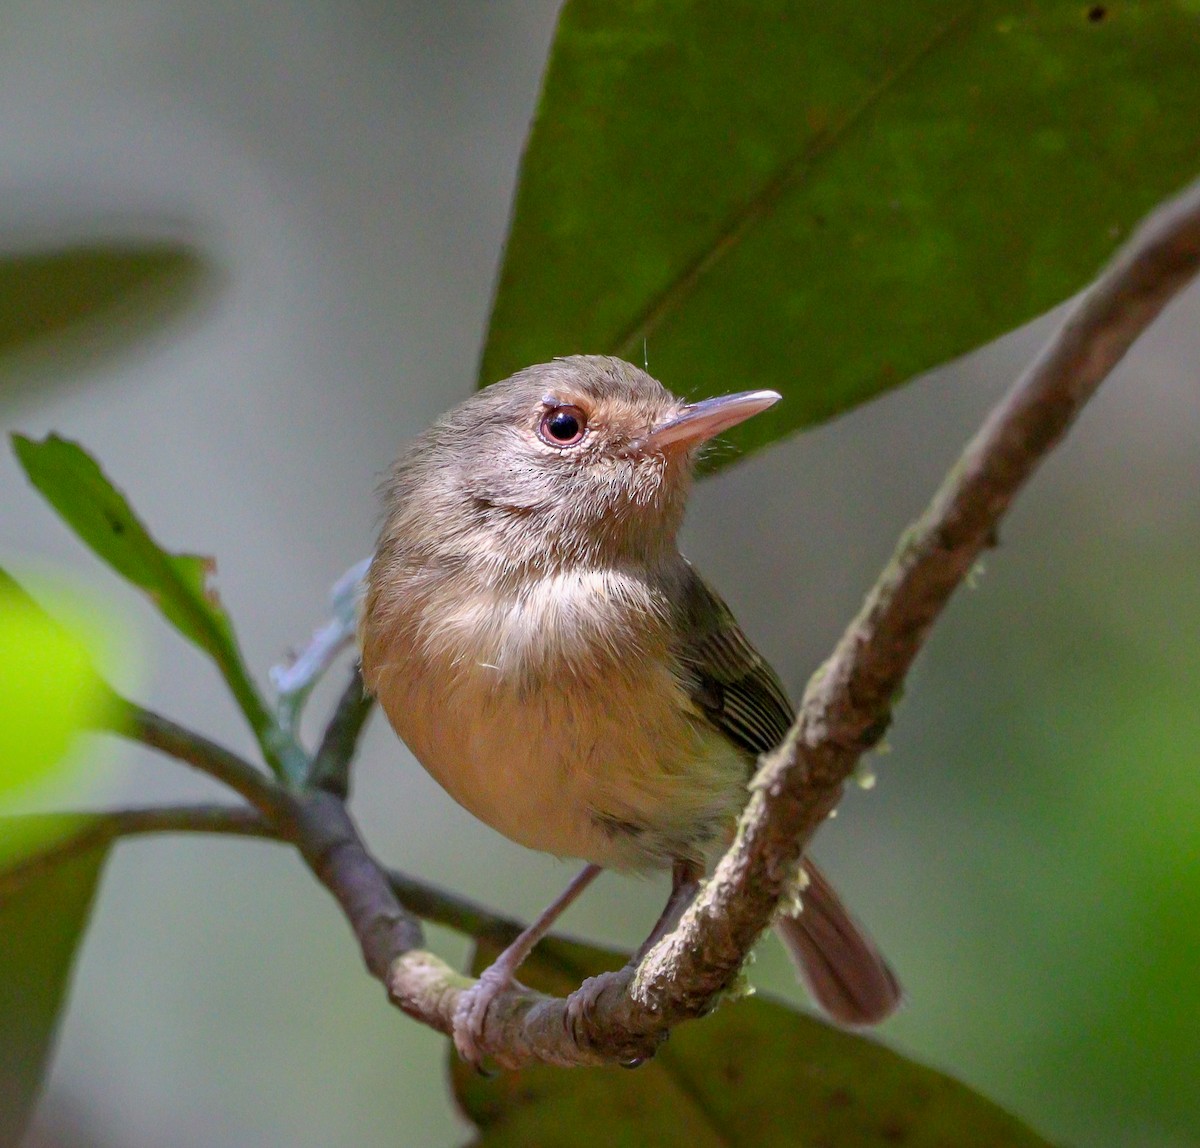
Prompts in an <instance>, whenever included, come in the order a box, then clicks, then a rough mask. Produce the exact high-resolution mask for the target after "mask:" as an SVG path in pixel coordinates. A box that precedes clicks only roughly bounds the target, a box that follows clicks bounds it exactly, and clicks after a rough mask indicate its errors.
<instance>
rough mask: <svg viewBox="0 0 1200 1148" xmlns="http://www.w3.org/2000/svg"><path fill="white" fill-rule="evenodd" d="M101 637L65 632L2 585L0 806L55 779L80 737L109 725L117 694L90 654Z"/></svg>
mask: <svg viewBox="0 0 1200 1148" xmlns="http://www.w3.org/2000/svg"><path fill="white" fill-rule="evenodd" d="M99 629H100V628H99V627H97V626H95V625H90V626H89V625H88V624H87V623H80V622H73V623H72V624H71V625H63V624H62V623H60V622H58V621H56V620H55V619H54V618H52V617H50V615H48V614H47V613H45V612H44V611H43V610H41V609H40V607H38V606H37V605H36V604H35V603H34V602H33V601H32V599H30V598H29V597H27V596H26V595H25V594H24V593H23V592H22V591H20V590H19V589H17V588H16V587H15V585H13V584H12V583H10V582H8V581H7V580H5V581H0V713H2V714H3V715H4V718H3V721H0V800H3V799H5V798H9V797H12V796H15V795H19V794H20V793H22V792H25V791H28V790H29V789H31V788H32V787H33V786H34V785H36V784H37V783H38V782H39V781H42V780H43V779H45V778H47V777H48V776H50V775H51V774H53V773H55V772H56V771H57V770H58V769H59V768H60V767H61V766H62V765H63V763H64V762H65V761H66V760H67V758H68V755H69V754H70V751H71V748H72V746H73V744H74V742H75V739H76V737H77V736H78V735H79V733H80V732H81V731H83V730H85V729H88V728H90V727H94V726H95V725H97V724H98V723H100V722H102V721H104V719H105V716H106V711H107V709H108V706H109V705H110V702H111V693H110V691H109V690H108V688H107V687H106V686H105V684H104V682H103V680H102V679H101V678H100V676H99V675H98V674H97V672H96V669H95V665H94V662H93V659H92V655H91V651H90V648H89V647H90V646H94V645H95V644H96V639H97V637H98V636H99ZM85 634H86V636H85Z"/></svg>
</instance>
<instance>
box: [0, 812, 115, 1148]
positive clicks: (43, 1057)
mask: <svg viewBox="0 0 1200 1148" xmlns="http://www.w3.org/2000/svg"><path fill="white" fill-rule="evenodd" d="M5 837H6V823H5V822H4V821H2V820H0V845H2V844H3V843H4V839H5ZM107 854H108V850H107V848H106V847H97V848H95V849H90V850H88V851H87V852H85V853H81V854H79V855H78V856H75V857H71V858H69V859H66V860H64V861H61V862H60V863H58V864H56V865H55V866H54V867H53V868H50V869H45V870H42V869H36V868H32V869H30V870H29V876H28V878H27V879H26V880H22V881H20V882H18V883H16V884H15V885H14V884H12V883H11V882H9V883H5V882H4V877H5V874H3V873H0V1144H17V1143H18V1142H19V1141H20V1139H21V1135H22V1132H23V1131H24V1128H25V1125H26V1123H27V1122H28V1120H29V1117H30V1115H31V1114H32V1111H33V1107H34V1105H35V1103H36V1102H37V1098H38V1092H39V1089H40V1087H41V1082H42V1078H43V1076H44V1075H45V1073H46V1069H47V1068H48V1067H49V1062H50V1056H51V1053H52V1052H53V1047H54V1037H55V1032H56V1030H57V1028H58V1018H59V1015H60V1014H61V1012H62V1008H63V1004H64V1003H65V1000H66V995H67V988H68V985H69V982H70V977H71V968H72V965H73V964H74V960H75V953H76V950H77V949H78V948H79V942H80V940H81V939H82V937H83V933H84V930H85V929H86V927H87V922H88V914H89V912H90V911H91V906H92V900H93V896H94V894H95V891H96V886H97V883H98V881H99V879H100V872H101V869H102V868H103V865H104V859H105V857H106V856H107Z"/></svg>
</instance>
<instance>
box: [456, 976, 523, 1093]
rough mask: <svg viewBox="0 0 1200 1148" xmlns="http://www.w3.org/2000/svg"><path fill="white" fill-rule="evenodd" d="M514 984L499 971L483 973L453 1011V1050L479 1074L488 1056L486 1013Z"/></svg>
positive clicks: (460, 998) (463, 993) (511, 979)
mask: <svg viewBox="0 0 1200 1148" xmlns="http://www.w3.org/2000/svg"><path fill="white" fill-rule="evenodd" d="M516 983H517V982H516V981H515V980H513V978H512V975H511V974H510V973H508V972H506V971H504V970H502V969H496V968H494V967H493V968H489V969H484V971H483V972H482V973H481V974H480V975H479V980H477V981H476V982H475V983H474V984H473V985H472V986H471V987H470V988H469V989H465V990H464V991H463V992H462V994H461V995H460V996H459V998H458V1004H456V1005H455V1007H454V1047H455V1048H456V1049H458V1055H459V1056H461V1057H462V1058H463V1060H465V1061H466V1062H467V1063H468V1064H470V1065H471V1066H473V1067H474V1068H476V1069H478V1070H479V1071H480V1072H482V1071H483V1058H484V1057H485V1056H486V1055H487V1049H486V1048H484V1042H483V1030H484V1026H485V1025H486V1024H487V1014H488V1010H489V1009H490V1008H491V1007H492V1005H493V1004H495V1003H496V998H497V997H498V996H500V994H501V993H503V992H504V991H505V990H506V989H508V988H511V987H512V986H513V985H515V984H516Z"/></svg>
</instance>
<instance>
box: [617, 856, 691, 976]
mask: <svg viewBox="0 0 1200 1148" xmlns="http://www.w3.org/2000/svg"><path fill="white" fill-rule="evenodd" d="M703 875H704V870H703V869H702V868H701V867H700V866H699V865H697V864H696V862H695V861H676V862H675V864H674V865H673V866H672V867H671V895H670V896H669V897H668V898H667V903H666V905H665V907H664V908H663V911H662V913H661V914H660V915H659V918H658V920H657V921H655V922H654V928H653V929H651V930H650V935H649V936H648V937H647V938H646V939H645V940H644V941H643V942H642V946H641V948H640V949H638V951H637V952H636V953H634V954H633V957H632V958H631V959H630V962H629V963H630V964H631V965H639V964H641V963H642V958H643V957H644V956H645V955H646V954H647V953H648V952H649V951H650V950H651V949H652V948H654V946H655V945H657V944H658V942H659V941H661V940H662V939H663V937H665V936H666V935H667V934H668V933H669V932H670V931H671V930H672V929H673V928H675V926H676V925H677V924H679V918H680V917H682V916H683V912H684V910H685V909H686V908H687V907H688V906H689V905H690V904H691V903H692V901H693V899H694V898H695V896H696V894H697V893H698V892H699V891H700V878H701V877H702V876H703Z"/></svg>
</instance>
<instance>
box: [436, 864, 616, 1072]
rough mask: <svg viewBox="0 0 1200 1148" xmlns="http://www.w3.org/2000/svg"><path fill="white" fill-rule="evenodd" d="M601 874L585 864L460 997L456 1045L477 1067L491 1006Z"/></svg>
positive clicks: (455, 1024) (455, 1030)
mask: <svg viewBox="0 0 1200 1148" xmlns="http://www.w3.org/2000/svg"><path fill="white" fill-rule="evenodd" d="M599 875H600V866H599V865H585V866H584V867H583V868H582V869H581V870H580V871H579V873H578V874H577V875H576V876H575V878H574V879H573V880H572V881H571V883H570V884H569V885H568V886H567V887H566V888H565V889H564V890H563V891H562V892H561V893H560V894H559V895H558V896H557V897H556V898H555V899H554V900H553V901H552V902H551V903H550V904H549V905H547V906H546V908H545V909H544V910H543V911H542V914H541V915H540V916H539V917H538V919H537V920H536V921H534V922H533V924H531V925H528V926H526V927H525V928H524V929H523V930H522V931H521V932H520V934H519V935H518V936H517V939H516V940H515V941H513V943H512V944H511V945H509V946H508V948H507V949H505V950H504V952H502V953H501V954H500V955H499V956H498V957H497V958H496V959H495V960H494V961H493V962H492V963H491V964H490V965H488V967H487V968H486V969H484V970H483V972H482V973H481V974H480V976H479V980H478V981H477V982H476V983H475V984H474V985H472V986H471V988H469V989H467V990H466V991H465V992H464V993H463V994H462V996H460V997H459V999H458V1005H457V1006H456V1007H455V1010H454V1045H455V1047H456V1048H457V1049H458V1052H459V1055H460V1056H461V1057H462V1058H463V1059H464V1060H466V1061H469V1062H470V1063H471V1064H474V1065H475V1066H476V1067H478V1066H479V1064H480V1062H481V1061H482V1060H483V1049H482V1048H481V1047H480V1041H481V1039H482V1037H483V1026H484V1022H485V1021H486V1020H487V1013H488V1009H489V1008H491V1007H492V1003H493V1002H494V1001H495V999H496V998H497V997H498V996H499V995H500V994H501V993H502V992H504V990H505V989H507V988H508V987H509V986H510V985H511V984H513V982H514V980H515V976H516V972H517V969H519V968H520V967H521V965H522V964H524V962H525V958H526V957H528V956H529V954H530V953H531V952H533V950H534V947H535V946H536V945H537V943H538V941H540V940H541V939H542V938H543V937H544V936H545V935H546V934H547V933H548V932H550V929H551V928H552V927H553V925H554V922H555V921H557V920H558V918H559V917H561V916H562V915H563V913H565V912H566V910H567V909H568V908H569V907H570V905H571V904H572V902H574V901H575V899H576V898H577V897H578V896H579V894H580V893H582V892H583V891H584V889H586V888H587V887H588V886H589V885H590V884H591V883H592V882H593V881H594V880H595V879H596V878H597V877H598V876H599Z"/></svg>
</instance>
